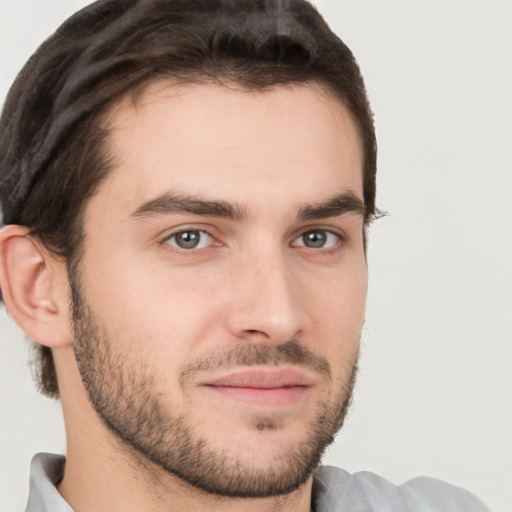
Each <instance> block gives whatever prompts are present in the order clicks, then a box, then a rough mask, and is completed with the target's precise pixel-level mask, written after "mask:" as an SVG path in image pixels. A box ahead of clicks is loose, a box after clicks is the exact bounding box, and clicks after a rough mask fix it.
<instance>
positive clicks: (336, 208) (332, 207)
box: [297, 192, 366, 221]
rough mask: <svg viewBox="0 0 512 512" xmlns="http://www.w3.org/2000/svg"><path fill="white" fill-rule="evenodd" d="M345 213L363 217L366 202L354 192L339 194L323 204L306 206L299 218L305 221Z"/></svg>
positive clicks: (300, 212)
mask: <svg viewBox="0 0 512 512" xmlns="http://www.w3.org/2000/svg"><path fill="white" fill-rule="evenodd" d="M345 213H357V214H359V215H362V216H363V217H364V215H365V213H366V208H365V205H364V202H363V201H362V200H361V199H360V198H359V197H357V196H356V195H355V194H354V193H353V192H346V193H344V194H339V195H337V196H334V197H332V198H331V199H328V200H327V201H322V202H321V203H317V204H311V205H306V206H304V207H302V208H301V209H300V210H299V214H298V216H297V217H298V219H299V220H301V221H304V220H313V219H328V218H330V217H339V216H340V215H343V214H345Z"/></svg>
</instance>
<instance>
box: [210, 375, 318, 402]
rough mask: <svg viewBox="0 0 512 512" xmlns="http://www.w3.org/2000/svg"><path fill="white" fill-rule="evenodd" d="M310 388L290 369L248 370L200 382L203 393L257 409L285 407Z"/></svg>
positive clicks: (305, 378) (309, 381)
mask: <svg viewBox="0 0 512 512" xmlns="http://www.w3.org/2000/svg"><path fill="white" fill-rule="evenodd" d="M312 386H313V379H312V378H311V377H310V376H308V375H307V374H306V373H304V372H301V371H299V370H296V369H292V368H276V369H274V368H271V369H267V368H261V367H259V368H251V369H244V370H238V371H234V372H231V373H229V374H227V375H222V376H220V377H218V378H215V379H213V380H211V381H207V382H204V383H202V387H203V389H204V390H205V391H207V392H209V393H213V394H215V395H217V396H218V397H222V398H225V399H228V400H234V401H238V402H242V403H243V404H246V405H253V406H260V407H273V408H274V407H278V408H279V407H288V406H291V405H293V404H295V403H296V402H297V401H299V400H300V399H301V398H302V397H303V396H304V395H305V394H306V393H307V392H308V390H309V389H310V388H311V387H312Z"/></svg>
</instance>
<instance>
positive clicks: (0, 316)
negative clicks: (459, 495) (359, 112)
mask: <svg viewBox="0 0 512 512" xmlns="http://www.w3.org/2000/svg"><path fill="white" fill-rule="evenodd" d="M87 3H88V1H86V0H82V1H79V0H30V1H29V0H0V101H2V102H3V98H4V97H5V95H6V93H7V89H8V87H9V85H10V83H11V82H12V80H13V79H14V76H15V74H16V73H17V71H18V70H19V68H20V67H21V66H22V64H23V63H24V61H25V60H26V59H27V58H28V57H29V55H30V54H31V53H32V51H34V50H35V48H36V47H37V46H38V44H39V43H40V42H42V40H43V39H44V38H45V37H46V36H48V35H49V34H50V33H51V32H52V31H53V30H54V29H55V28H56V27H57V26H58V25H59V24H60V22H62V21H63V20H64V19H65V18H66V17H67V16H68V15H70V14H71V13H73V12H74V11H75V10H77V9H78V8H79V7H81V6H83V5H85V4H87ZM316 3H317V5H318V6H319V8H320V11H321V12H322V13H323V14H324V16H326V18H327V20H328V22H329V23H330V24H331V26H332V27H333V29H334V30H335V31H336V32H337V33H338V34H339V35H340V37H341V38H342V39H343V40H344V41H345V42H346V43H347V44H348V45H349V46H350V47H351V49H352V50H353V51H354V53H355V55H356V57H357V59H358V61H359V63H360V65H361V68H362V71H363V75H364V76H365V79H366V83H367V86H368V90H369V94H370V98H371V101H372V105H373V109H374V111H375V115H376V123H377V130H378V140H379V149H380V158H379V178H378V182H379V190H378V203H379V206H380V207H381V208H382V209H384V210H387V211H388V212H389V216H388V217H386V218H384V219H381V220H379V221H378V222H377V223H376V224H375V225H374V226H373V228H372V232H371V236H370V246H369V272H370V289H369V299H368V313H367V321H366V325H365V328H364V332H363V358H362V362H361V373H360V376H359V383H358V386H357V389H356V394H355V403H354V406H353V408H352V411H351V414H350V417H349V420H348V421H347V423H346V425H345V427H344V429H343V431H342V433H341V434H340V435H339V436H338V438H337V441H336V443H335V445H334V446H333V447H332V448H331V449H330V451H329V453H328V455H327V456H326V462H328V463H331V464H336V465H339V466H342V467H344V468H346V469H347V470H349V471H359V470H370V471H374V472H377V473H380V474H382V475H383V476H385V477H386V478H388V479H389V480H391V481H393V482H394V483H397V484H398V483H402V482H403V481H405V480H408V479H410V478H412V477H414V476H416V475H429V476H436V477H438V478H441V479H444V480H447V481H449V482H451V483H454V484H456V485H460V486H462V487H466V488H468V489H470V490H472V491H473V492H474V493H475V494H477V495H478V496H479V497H480V498H481V499H482V500H483V501H484V502H486V503H487V504H488V505H489V506H490V507H491V509H492V510H494V511H496V512H500V511H506V512H510V511H511V510H512V484H511V482H512V440H511V437H512V436H511V433H512V397H511V391H512V371H511V369H512V340H511V337H512V336H511V332H512V292H511V285H512V270H511V266H512V228H511V221H512V215H511V213H510V206H509V204H510V197H511V189H512V98H511V97H512V93H511V91H512V2H511V1H510V0H486V1H483V0H428V1H427V0H422V1H419V0H386V1H383V0H352V1H346V0H323V1H321V0H318V1H317V2H316ZM27 346H28V343H27V342H25V341H24V339H23V336H22V334H21V333H20V332H19V330H18V329H17V328H16V326H14V325H13V323H12V321H10V319H8V317H7V315H6V313H5V311H1V312H0V374H1V389H0V412H1V417H0V434H1V437H0V485H1V492H0V510H1V511H5V512H7V511H14V510H24V505H25V501H26V497H27V490H28V470H29V463H30V458H31V456H32V455H33V454H34V453H35V452H39V451H50V452H61V453H63V452H64V449H65V441H64V431H63V426H62V419H61V416H60V409H59V405H58V403H55V402H52V401H50V400H47V399H45V398H43V397H41V396H39V395H38V394H37V392H36V391H35V389H34V386H33V384H32V381H31V376H30V369H29V368H28V367H27V360H28V350H27Z"/></svg>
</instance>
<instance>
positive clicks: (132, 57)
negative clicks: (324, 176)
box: [0, 0, 377, 396]
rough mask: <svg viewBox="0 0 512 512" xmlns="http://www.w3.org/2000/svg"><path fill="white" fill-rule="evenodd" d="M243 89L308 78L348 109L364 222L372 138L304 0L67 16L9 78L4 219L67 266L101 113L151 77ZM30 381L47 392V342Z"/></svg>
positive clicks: (186, 2)
mask: <svg viewBox="0 0 512 512" xmlns="http://www.w3.org/2000/svg"><path fill="white" fill-rule="evenodd" d="M165 77H168V78H171V79H172V80H173V81H178V82H181V83H199V82H204V81H213V82H216V83H221V84H222V83H235V84H238V85H240V86H243V87H246V88H249V89H264V88H269V87H271V86H274V85H278V84H294V83H297V84H311V83H313V84H315V83H316V84H319V85H322V86H323V87H326V88H327V90H329V91H330V92H331V93H332V94H334V96H335V97H336V98H338V99H339V100H340V101H341V102H342V103H343V104H344V106H345V107H346V108H347V109H348V110H349V111H350V112H351V114H352V116H353V118H354V120H355V122H356V125H357V127H358V130H359V133H360V135H361V140H362V142H363V147H364V170H363V173H364V175H363V194H364V203H365V224H367V223H368V222H369V220H370V219H371V218H372V216H373V215H374V213H375V174H376V154H377V149H376V140H375V129H374V124H373V116H372V113H371V109H370V105H369V102H368V98H367V95H366V89H365V85H364V82H363V79H362V76H361V74H360V71H359V67H358V65H357V62H356V60H355V58H354V56H353V55H352V53H351V51H350V50H349V49H348V48H347V46H346V45H345V44H344V43H343V42H342V41H341V40H340V39H339V38H338V37H337V36H336V35H335V34H334V33H333V32H332V31H331V30H330V29H329V27H328V26H327V24H326V23H325V21H324V20H323V18H322V17H321V15H320V14H319V13H318V11H317V10H316V9H315V8H314V7H313V6H312V5H311V4H309V3H308V2H307V1H305V0H99V1H97V2H95V3H93V4H91V5H90V6H88V7H86V8H85V9H83V10H81V11H80V12H78V13H76V14H75V15H73V16H72V17H71V18H69V19H68V20H67V21H66V22H65V23H64V24H63V25H62V26H61V27H60V28H59V29H58V30H57V31H56V32H55V34H53V35H52V36H51V37H50V38H49V39H48V40H46V41H45V42H44V43H43V44H42V45H41V47H40V48H39V49H38V50H37V51H36V53H35V54H34V55H33V56H32V57H31V58H30V60H29V61H28V62H27V64H26V65H25V67H24V68H23V69H22V71H21V72H20V74H19V75H18V77H17V79H16V81H15V82H14V84H13V86H12V87H11V90H10V92H9V95H8V97H7V100H6V103H5V106H4V110H3V113H2V118H1V120H0V201H1V205H2V212H3V222H4V224H21V225H24V226H27V227H29V228H30V230H31V233H32V234H33V235H35V236H38V237H39V238H40V239H41V240H42V242H43V243H44V244H45V245H46V246H47V247H49V248H50V249H51V250H52V251H53V252H55V253H56V254H57V255H59V256H61V257H63V258H64V259H65V260H66V261H67V263H68V267H69V265H71V264H73V263H74V262H76V261H78V260H79V257H80V249H81V240H82V236H81V235H82V213H83V210H84V206H85V204H86V202H87V200H88V198H90V197H91V196H92V195H93V194H94V193H95V191H96V190H97V188H98V185H99V184H100V183H101V182H102V180H103V179H104V178H105V177H106V176H107V174H108V172H109V171H110V168H111V166H110V165H109V161H108V158H107V154H106V151H105V141H106V139H107V137H108V133H107V132H106V130H105V129H104V128H103V127H102V123H101V119H102V116H103V115H104V114H105V113H106V112H107V111H108V108H109V106H110V105H112V103H113V102H114V101H115V100H116V99H119V98H120V97H121V96H122V95H124V94H126V93H127V92H129V91H132V90H134V89H136V88H139V87H142V86H143V85H144V84H147V83H149V82H151V81H153V80H157V79H162V78H165ZM37 350H38V351H39V361H38V374H39V377H38V381H39V382H38V384H39V388H40V390H41V391H42V392H43V393H44V394H46V395H48V396H58V383H57V378H56V374H55V367H54V363H53V358H52V353H51V350H50V349H49V348H47V347H38V348H37Z"/></svg>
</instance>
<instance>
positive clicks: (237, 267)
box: [0, 0, 486, 511]
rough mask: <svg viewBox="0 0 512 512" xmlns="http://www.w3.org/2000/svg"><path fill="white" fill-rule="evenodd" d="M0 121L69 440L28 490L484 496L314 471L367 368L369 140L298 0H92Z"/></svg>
mask: <svg viewBox="0 0 512 512" xmlns="http://www.w3.org/2000/svg"><path fill="white" fill-rule="evenodd" d="M1 130H2V135H1V141H0V154H1V155H2V156H1V158H2V161H1V177H0V180H1V190H0V194H1V199H2V213H3V222H4V225H5V227H4V228H3V229H2V231H1V234H0V248H1V250H0V258H1V260H0V261H1V266H0V285H1V290H2V295H3V299H4V301H5V304H6V307H7V309H8V311H9V313H10V315H11V316H12V317H13V318H14V320H15V321H16V322H17V323H18V324H19V325H20V327H21V328H22V329H23V330H24V332H25V333H26V334H27V335H28V336H29V337H30V338H32V339H33V340H34V341H35V342H36V343H37V344H38V345H39V346H40V347H41V348H40V386H41V389H42V391H43V392H44V393H46V394H47V395H49V396H59V397H60V399H61V401H62V407H63V412H64V417H65V422H66V430H67V443H68V449H67V459H66V461H64V459H63V458H62V457H57V456H50V455H39V456H37V457H36V458H35V459H34V463H33V469H32V480H31V482H32V484H31V485H32V487H31V495H30V499H29V503H28V509H27V510H29V511H32V510H52V511H60V510H70V508H69V507H71V509H73V510H77V511H78V510H79V511H88V510H96V511H103V510H105V511H106V510H109V511H112V510H132V509H133V510H154V509H165V510H211V509H227V510H229V509H232V510H251V509H255V510H256V509H257V510H267V509H268V510H294V511H296V510H299V511H300V510H310V509H312V508H313V509H315V510H361V511H362V510H390V509H392V510H450V509H451V510H464V511H471V510H486V509H485V507H484V506H483V505H482V504H481V503H480V502H479V501H478V500H477V499H476V498H474V497H472V496H471V495H469V494H468V493H466V492H464V491H461V490H459V489H455V488H451V487H449V486H447V485H445V484H441V483H439V482H436V481H433V480H429V479H417V480H414V481H411V482H410V483H408V484H406V485H404V486H402V487H398V488H397V487H394V486H392V485H391V484H389V483H387V482H385V481H384V480H383V479H380V478H379V477H377V476H375V475H371V474H358V475H352V476H350V475H348V474H347V473H345V472H344V471H342V470H337V469H333V468H320V469H317V466H318V464H319V462H320V459H321V456H322V453H323V451H324V449H325V448H326V446H328V444H329V443H330V442H331V441H332V439H333V437H334V435H335V434H336V432H337V431H338V430H339V428H340V427H341V425H342V423H343V419H344V417H345V414H346V411H347V408H348V405H349V403H350V397H351V392H352V388H353V385H354V380H355V375H356V369H357V356H358V351H359V337H360V332H361V328H362V324H363V320H364V309H365V298H366V285H367V272H366V244H365V240H366V238H365V229H366V227H367V226H368V224H369V222H370V221H371V220H372V218H373V216H374V215H375V213H376V208H375V170H376V144H375V134H374V128H373V123H372V116H371V112H370V108H369V104H368V101H367V98H366V93H365V89H364V84H363V81H362V78H361V77H360V74H359V70H358V67H357V64H356V62H355V60H354V58H353V56H352V54H351V53H350V51H349V50H348V48H347V47H346V46H345V45H344V44H343V43H342V42H341V41H340V40H339V39H337V38H336V37H335V36H334V34H332V32H330V30H329V29H328V27H327V26H326V25H325V23H324V22H323V20H322V19H321V18H320V16H319V15H318V13H317V12H316V11H315V10H314V9H313V8H312V7H311V6H310V5H309V4H307V3H305V2H303V1H299V0H297V1H295V2H279V1H275V2H270V1H269V2H253V1H248V0H246V1H238V2H227V1H220V0H219V1H212V0H208V1H206V0H203V1H198V2H183V1H182V2H180V1H177V0H174V1H172V0H166V1H163V0H150V1H126V0H124V1H112V0H108V1H100V2H96V3H95V4H93V5H91V6H90V7H88V8H86V9H85V10H83V11H81V12H80V13H78V14H77V15H75V16H74V17H72V18H71V19H70V20H68V22H66V23H65V24H64V25H63V27H61V29H60V30H59V31H58V32H57V33H56V34H55V35H54V36H52V38H50V39H49V40H48V41H47V42H45V43H44V44H43V46H42V47H41V48H40V49H39V50H38V52H37V53H36V54H35V56H34V57H33V58H32V59H31V60H30V61H29V63H28V64H27V66H26V67H25V68H24V70H23V71H22V73H21V74H20V76H19V78H18V79H17V81H16V82H15V84H14V85H13V88H12V89H11V92H10V95H9V97H8V100H7V102H6V105H5V108H4V112H3V115H2V122H1ZM450 507H451V508H450Z"/></svg>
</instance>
